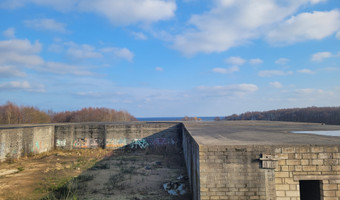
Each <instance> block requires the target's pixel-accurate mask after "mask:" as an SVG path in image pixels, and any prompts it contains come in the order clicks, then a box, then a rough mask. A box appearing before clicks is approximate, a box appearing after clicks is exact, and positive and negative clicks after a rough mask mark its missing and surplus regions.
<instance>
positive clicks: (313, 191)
mask: <svg viewBox="0 0 340 200" xmlns="http://www.w3.org/2000/svg"><path fill="white" fill-rule="evenodd" d="M320 194H321V181H319V180H301V181H300V199H301V200H321V195H320Z"/></svg>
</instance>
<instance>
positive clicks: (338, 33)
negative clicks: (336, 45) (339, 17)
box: [335, 31, 340, 40]
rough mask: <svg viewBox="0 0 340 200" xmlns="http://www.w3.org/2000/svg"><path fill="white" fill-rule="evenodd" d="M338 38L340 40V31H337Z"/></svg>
mask: <svg viewBox="0 0 340 200" xmlns="http://www.w3.org/2000/svg"><path fill="white" fill-rule="evenodd" d="M335 37H336V39H338V40H340V31H339V32H337V33H336V36H335Z"/></svg>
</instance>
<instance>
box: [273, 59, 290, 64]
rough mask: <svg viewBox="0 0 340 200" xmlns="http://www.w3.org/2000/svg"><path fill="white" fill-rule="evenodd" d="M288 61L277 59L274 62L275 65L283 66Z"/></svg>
mask: <svg viewBox="0 0 340 200" xmlns="http://www.w3.org/2000/svg"><path fill="white" fill-rule="evenodd" d="M288 61H289V59H288V58H279V59H277V60H276V61H275V64H278V65H285V64H287V62H288Z"/></svg>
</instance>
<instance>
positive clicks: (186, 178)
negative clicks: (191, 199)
mask: <svg viewBox="0 0 340 200" xmlns="http://www.w3.org/2000/svg"><path fill="white" fill-rule="evenodd" d="M177 180H188V177H187V176H183V175H180V176H179V177H177Z"/></svg>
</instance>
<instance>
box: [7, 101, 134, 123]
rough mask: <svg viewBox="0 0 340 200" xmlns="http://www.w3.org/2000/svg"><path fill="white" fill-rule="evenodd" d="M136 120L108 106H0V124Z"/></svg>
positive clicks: (8, 103)
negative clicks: (69, 108) (73, 108)
mask: <svg viewBox="0 0 340 200" xmlns="http://www.w3.org/2000/svg"><path fill="white" fill-rule="evenodd" d="M117 121H136V118H135V117H133V116H132V115H131V114H129V113H128V112H127V111H117V110H114V109H109V108H92V107H89V108H83V109H81V110H77V111H64V112H57V113H56V112H53V111H51V110H49V111H48V112H45V111H41V110H39V109H38V108H35V107H32V106H18V105H16V104H14V103H12V102H7V103H6V104H4V105H2V106H0V124H39V123H51V122H52V123H65V122H117Z"/></svg>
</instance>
